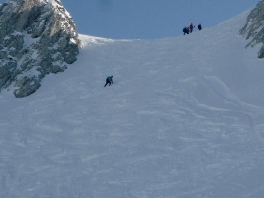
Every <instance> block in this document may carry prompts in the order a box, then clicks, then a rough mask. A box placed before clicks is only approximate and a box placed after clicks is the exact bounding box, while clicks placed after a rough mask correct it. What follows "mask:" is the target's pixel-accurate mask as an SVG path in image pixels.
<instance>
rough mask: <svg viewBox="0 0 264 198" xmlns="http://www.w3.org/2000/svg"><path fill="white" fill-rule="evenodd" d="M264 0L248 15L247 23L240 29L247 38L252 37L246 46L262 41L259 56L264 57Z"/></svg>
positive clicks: (252, 45)
mask: <svg viewBox="0 0 264 198" xmlns="http://www.w3.org/2000/svg"><path fill="white" fill-rule="evenodd" d="M263 16H264V0H261V1H260V2H259V3H258V4H257V5H256V7H255V8H254V9H253V10H252V11H251V12H250V14H249V15H248V17H247V23H246V24H245V25H244V27H243V28H242V29H241V30H240V31H239V32H240V34H242V35H244V36H245V37H246V39H250V42H249V43H248V44H247V45H246V47H248V46H251V47H254V46H255V45H257V44H259V43H262V47H261V49H260V51H259V52H258V57H259V58H264V45H263V44H264V24H263V20H264V17H263Z"/></svg>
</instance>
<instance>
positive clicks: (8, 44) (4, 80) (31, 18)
mask: <svg viewBox="0 0 264 198" xmlns="http://www.w3.org/2000/svg"><path fill="white" fill-rule="evenodd" d="M0 40H1V43H0V65H1V66H0V90H1V89H6V88H8V89H12V90H13V87H15V90H14V94H15V96H16V97H25V96H28V95H30V94H32V93H34V92H35V91H36V90H37V89H38V88H39V87H40V83H41V80H42V79H43V78H44V76H45V75H46V74H49V73H57V72H62V71H64V70H65V69H66V68H67V65H68V64H72V63H73V62H74V61H76V57H77V55H78V53H79V49H78V45H79V40H78V34H77V32H76V27H75V24H74V22H73V20H72V18H71V16H70V14H69V13H68V12H67V11H66V10H65V9H64V7H63V5H62V4H61V2H60V0H49V1H46V0H26V1H23V0H9V1H8V2H7V3H4V4H3V5H2V6H1V7H0Z"/></svg>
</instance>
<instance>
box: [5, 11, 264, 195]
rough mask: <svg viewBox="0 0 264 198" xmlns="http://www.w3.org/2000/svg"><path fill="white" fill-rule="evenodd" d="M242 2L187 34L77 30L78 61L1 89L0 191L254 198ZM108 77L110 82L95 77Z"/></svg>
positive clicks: (254, 145)
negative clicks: (31, 90)
mask: <svg viewBox="0 0 264 198" xmlns="http://www.w3.org/2000/svg"><path fill="white" fill-rule="evenodd" d="M247 14H248V12H247V13H243V14H242V15H240V16H238V17H236V18H233V19H230V20H229V21H227V22H225V23H222V24H219V25H218V26H216V27H213V28H209V29H204V30H202V31H201V32H195V33H193V34H191V35H187V36H181V37H177V38H164V39H158V40H130V41H127V40H112V39H103V38H94V37H89V36H85V35H81V39H82V41H83V48H82V49H81V50H80V56H79V57H78V61H77V62H76V63H74V64H73V65H71V66H69V68H68V69H67V70H66V71H65V72H64V73H60V74H56V75H49V76H47V77H46V78H45V79H44V80H43V83H42V87H41V88H40V89H38V90H37V92H36V93H35V94H33V95H31V96H29V97H27V98H23V99H15V98H14V97H13V94H12V93H9V92H8V91H3V92H2V93H1V94H0V105H1V106H0V109H1V110H0V167H1V168H0V197H5V198H14V197H27V198H31V197H32V198H33V197H47V198H54V197H63V198H64V197H69V198H73V197H78V198H87V197H93V198H106V197H107V198H154V197H155V198H156V197H157V198H175V197H176V198H196V197H202V198H205V197H208V198H209V197H210V198H211V197H213V198H223V197H226V198H227V197H232V198H262V197H263V194H264V100H263V98H264V80H263V75H264V66H263V60H261V59H258V58H257V52H258V50H259V46H257V47H255V48H248V49H245V48H244V46H245V44H246V41H245V40H244V38H243V37H242V36H239V35H238V34H237V32H238V30H239V29H240V28H241V27H243V25H244V23H245V21H246V16H247ZM108 75H113V76H114V85H113V86H110V87H103V86H104V83H105V78H106V77H107V76H108Z"/></svg>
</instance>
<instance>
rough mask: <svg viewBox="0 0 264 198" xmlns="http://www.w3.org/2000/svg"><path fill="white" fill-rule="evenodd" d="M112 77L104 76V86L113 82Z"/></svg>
mask: <svg viewBox="0 0 264 198" xmlns="http://www.w3.org/2000/svg"><path fill="white" fill-rule="evenodd" d="M113 77H114V76H108V77H107V78H106V80H105V81H106V83H105V86H106V85H107V84H109V86H110V85H111V84H114V82H113Z"/></svg>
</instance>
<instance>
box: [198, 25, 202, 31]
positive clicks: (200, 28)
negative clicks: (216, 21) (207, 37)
mask: <svg viewBox="0 0 264 198" xmlns="http://www.w3.org/2000/svg"><path fill="white" fill-rule="evenodd" d="M198 30H199V31H200V30H202V25H201V23H199V25H198Z"/></svg>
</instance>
